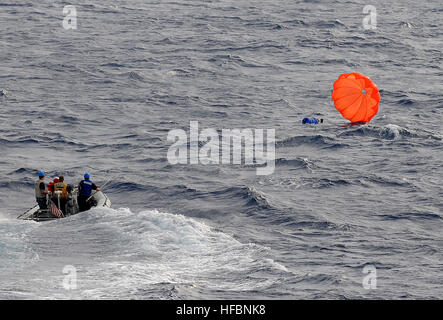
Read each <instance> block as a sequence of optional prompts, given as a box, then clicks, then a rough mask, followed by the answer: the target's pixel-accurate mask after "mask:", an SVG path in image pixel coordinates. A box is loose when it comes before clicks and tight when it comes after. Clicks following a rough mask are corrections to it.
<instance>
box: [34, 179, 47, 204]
mask: <svg viewBox="0 0 443 320" xmlns="http://www.w3.org/2000/svg"><path fill="white" fill-rule="evenodd" d="M34 189H35V199H36V200H37V203H38V206H39V207H40V209H47V208H48V204H47V201H46V195H47V194H48V190H46V184H45V173H44V172H43V171H39V173H38V180H37V181H36V182H35V183H34Z"/></svg>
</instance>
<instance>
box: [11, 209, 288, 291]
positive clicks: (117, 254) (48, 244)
mask: <svg viewBox="0 0 443 320" xmlns="http://www.w3.org/2000/svg"><path fill="white" fill-rule="evenodd" d="M29 239H33V241H32V243H27V245H28V246H29V247H30V248H31V251H32V254H33V255H34V256H35V257H38V258H37V259H36V260H35V261H34V263H33V265H32V266H29V265H28V266H27V267H26V268H28V269H29V270H28V272H27V277H29V279H27V280H28V281H31V282H39V283H40V285H38V286H37V285H35V286H32V287H34V288H39V290H38V295H39V297H42V298H89V299H107V298H117V297H119V298H121V297H125V298H142V297H143V298H146V297H147V296H148V297H152V298H185V297H187V298H189V297H192V296H195V297H198V296H200V295H201V294H202V293H205V292H206V294H208V295H210V293H211V292H214V298H215V297H216V295H217V290H223V291H230V292H232V293H233V294H234V295H238V296H239V297H242V296H246V293H247V292H249V293H250V292H251V291H255V290H259V291H262V292H263V291H266V289H267V288H270V287H272V285H274V284H275V281H276V279H278V278H279V277H278V275H279V274H282V273H288V272H289V271H288V270H287V269H286V268H285V267H284V266H283V265H281V264H279V263H277V262H275V261H273V260H272V259H271V258H270V256H271V252H270V249H269V248H266V247H262V246H259V245H256V244H251V243H249V244H243V243H240V242H239V241H237V240H236V239H234V238H233V237H232V236H230V235H228V234H225V233H223V232H220V231H217V230H214V229H212V228H211V227H209V226H208V225H206V224H205V223H203V222H200V221H197V220H195V219H192V218H188V217H185V216H182V215H175V214H170V213H165V212H159V211H156V210H148V211H141V212H138V213H134V212H132V211H131V210H130V209H127V208H120V209H117V210H115V209H110V208H95V209H92V210H91V211H90V212H87V213H86V212H85V213H81V214H78V215H77V216H72V217H69V218H66V219H62V220H58V221H50V222H45V223H42V224H41V226H40V227H38V228H34V229H32V230H31V231H29V232H28V237H27V240H28V241H29ZM18 251H23V250H18ZM11 263H12V261H11ZM67 265H68V266H73V267H74V268H73V269H74V270H76V276H77V288H76V290H65V289H64V287H63V279H64V277H65V276H66V275H65V274H64V273H63V270H64V269H65V268H66V266H67ZM23 268H24V269H25V267H24V266H23ZM65 270H66V269H65ZM276 275H277V277H276ZM43 279H44V280H43ZM270 279H273V280H270ZM9 283H10V282H9ZM19 283H20V281H19ZM21 283H23V285H25V283H26V281H21ZM16 289H17V288H15V290H16ZM21 289H22V290H23V292H21V290H18V292H19V293H20V292H21V296H23V294H25V291H26V289H25V288H21ZM35 294H37V292H35ZM32 296H33V293H31V295H30V298H31V297H32Z"/></svg>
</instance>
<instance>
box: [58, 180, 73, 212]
mask: <svg viewBox="0 0 443 320" xmlns="http://www.w3.org/2000/svg"><path fill="white" fill-rule="evenodd" d="M53 188H54V192H53V196H54V197H55V199H56V200H57V202H55V203H56V204H58V195H57V193H56V191H60V192H61V193H60V208H59V209H60V210H62V212H63V213H66V203H67V202H68V198H69V195H70V194H72V188H71V186H69V185H67V184H66V183H65V177H63V176H60V177H59V178H58V182H57V183H54V186H53Z"/></svg>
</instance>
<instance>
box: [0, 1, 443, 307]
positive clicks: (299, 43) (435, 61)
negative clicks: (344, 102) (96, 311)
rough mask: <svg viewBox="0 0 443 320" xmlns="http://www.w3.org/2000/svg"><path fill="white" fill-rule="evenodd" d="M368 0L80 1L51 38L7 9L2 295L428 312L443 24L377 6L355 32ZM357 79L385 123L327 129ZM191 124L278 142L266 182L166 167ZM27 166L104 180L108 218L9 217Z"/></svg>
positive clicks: (30, 6) (403, 4) (435, 290)
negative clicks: (351, 305)
mask: <svg viewBox="0 0 443 320" xmlns="http://www.w3.org/2000/svg"><path fill="white" fill-rule="evenodd" d="M367 4H368V3H366V2H365V1H359V0H350V1H289V0H285V1H245V0H240V1H239V0H236V1H196V0H191V1H141V0H133V1H100V3H99V4H98V2H96V3H93V2H91V1H80V0H79V1H75V3H73V5H75V6H76V9H77V15H78V22H77V23H78V26H77V30H65V29H64V28H63V27H62V20H63V18H64V15H63V6H64V5H65V3H64V2H62V1H49V0H42V1H39V2H35V1H32V2H31V1H29V0H28V1H25V0H17V1H12V0H2V2H1V3H0V59H1V60H0V90H3V91H2V94H0V108H1V113H0V120H1V126H0V154H1V158H0V193H1V196H0V298H3V299H31V298H41V299H46V298H56V299H66V298H73V299H85V298H92V299H96V298H104V299H109V298H117V299H128V298H130V299H154V298H155V299H158V298H159V299H209V298H215V299H238V298H246V299H256V298H265V299H294V298H301V299H308V298H309V299H312V298H325V299H343V298H344V299H360V298H369V299H374V298H381V299H392V298H395V299H397V298H407V299H417V298H418V299H429V298H439V299H441V298H443V281H442V278H441V272H442V270H443V263H442V261H443V255H442V248H443V236H442V231H441V230H442V227H443V220H442V218H443V214H442V211H443V205H442V201H441V199H442V197H443V188H442V177H443V166H442V159H443V142H442V132H441V131H442V122H443V95H442V93H441V92H442V89H443V87H442V75H443V73H442V48H443V32H442V24H441V21H442V19H441V15H442V10H443V9H442V6H441V2H440V1H437V0H432V1H426V2H424V3H423V2H416V1H393V2H389V3H387V2H385V1H378V0H377V1H373V2H372V3H371V4H372V5H374V6H375V7H376V9H377V28H376V29H374V30H365V29H364V28H363V25H362V20H363V18H364V17H365V14H364V13H363V7H364V6H365V5H367ZM354 71H355V72H360V73H363V74H366V75H368V76H370V77H371V79H372V80H373V81H374V82H375V83H376V84H377V85H378V87H379V89H380V93H381V103H380V111H379V113H378V115H377V116H376V117H375V118H374V119H373V120H372V121H371V123H370V124H367V125H364V126H353V127H348V128H342V127H341V125H344V124H346V120H344V119H343V118H341V115H340V114H339V113H338V111H337V110H336V109H335V108H334V106H333V103H332V101H331V96H330V94H331V91H332V84H333V82H334V81H335V80H336V79H337V78H338V76H339V75H340V74H341V73H344V72H354ZM305 116H315V117H319V118H323V119H325V124H324V125H322V126H302V125H301V119H302V118H303V117H305ZM190 121H198V122H199V125H200V127H201V128H202V129H203V128H214V129H216V130H221V129H224V128H229V129H231V128H240V129H242V128H252V129H275V134H276V168H275V172H274V173H273V174H272V175H268V176H258V175H257V174H256V170H255V168H254V167H252V168H251V167H250V166H244V165H243V166H242V165H202V164H199V165H172V164H170V163H169V162H168V160H167V157H166V155H167V152H168V149H169V147H170V145H171V142H168V141H167V135H168V132H169V131H170V130H172V129H183V130H186V131H188V130H189V125H190ZM38 170H44V171H45V172H47V174H48V176H50V177H53V176H56V175H61V174H63V175H64V176H65V177H66V180H67V182H69V183H72V184H76V183H78V181H79V180H80V179H81V178H82V174H83V173H84V172H85V171H88V172H90V173H91V175H92V179H93V180H94V182H96V183H97V184H101V183H103V182H104V181H106V180H107V179H108V178H109V177H111V176H115V179H114V181H113V183H112V184H110V185H109V186H108V187H106V192H107V194H108V196H109V197H110V199H111V201H112V203H113V206H112V209H93V210H92V211H90V212H87V213H83V214H80V215H77V216H73V217H70V218H68V219H63V220H59V221H52V222H47V223H35V222H26V221H20V220H17V219H16V217H17V216H18V215H19V214H21V213H22V212H24V211H25V210H26V209H28V208H30V207H32V206H33V205H34V204H35V199H34V195H33V182H34V180H35V179H36V173H37V172H38ZM66 265H70V266H74V267H75V268H76V270H77V273H76V275H77V288H76V289H73V290H66V289H65V288H64V286H63V281H64V277H65V274H64V273H63V268H64V267H65V266H66ZM368 265H370V266H374V267H375V268H376V271H377V274H376V275H377V284H376V289H365V288H364V286H363V280H364V277H365V276H366V274H365V273H363V268H364V267H365V266H368Z"/></svg>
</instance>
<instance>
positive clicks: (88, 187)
mask: <svg viewBox="0 0 443 320" xmlns="http://www.w3.org/2000/svg"><path fill="white" fill-rule="evenodd" d="M84 178H85V179H84V180H82V181H80V183H79V184H78V196H77V202H78V206H79V210H80V211H86V210H89V209H91V205H90V204H89V203H88V202H87V201H86V200H87V199H88V198H89V197H90V196H91V194H92V190H96V191H100V188H99V187H97V186H96V185H95V184H94V183H93V182H92V181H91V180H89V178H90V175H89V173H87V172H86V173H85V175H84Z"/></svg>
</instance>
